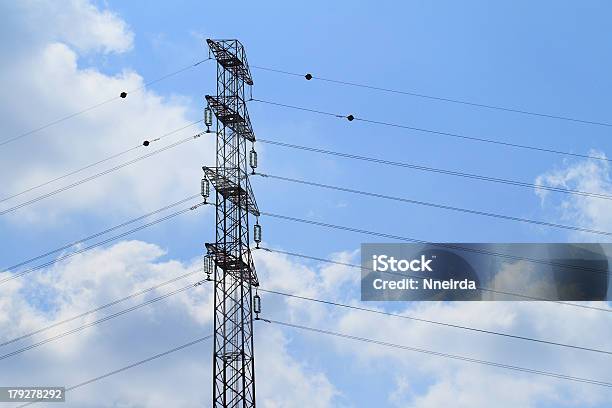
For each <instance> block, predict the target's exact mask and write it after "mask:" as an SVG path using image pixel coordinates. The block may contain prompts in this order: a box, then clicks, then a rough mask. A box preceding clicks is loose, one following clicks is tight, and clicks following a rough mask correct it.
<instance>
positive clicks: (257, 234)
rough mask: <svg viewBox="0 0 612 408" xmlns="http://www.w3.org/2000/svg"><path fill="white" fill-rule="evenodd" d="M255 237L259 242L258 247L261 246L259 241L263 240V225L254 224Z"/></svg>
mask: <svg viewBox="0 0 612 408" xmlns="http://www.w3.org/2000/svg"><path fill="white" fill-rule="evenodd" d="M253 239H254V240H255V242H256V243H257V248H259V243H260V242H261V225H259V224H255V225H254V226H253Z"/></svg>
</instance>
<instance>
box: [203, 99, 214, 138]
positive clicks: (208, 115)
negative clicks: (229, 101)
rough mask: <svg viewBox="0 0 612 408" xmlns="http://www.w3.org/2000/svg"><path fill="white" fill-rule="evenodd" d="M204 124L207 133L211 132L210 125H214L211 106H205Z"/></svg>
mask: <svg viewBox="0 0 612 408" xmlns="http://www.w3.org/2000/svg"><path fill="white" fill-rule="evenodd" d="M204 124H205V125H206V133H210V127H211V126H212V110H211V109H210V106H207V107H206V108H204Z"/></svg>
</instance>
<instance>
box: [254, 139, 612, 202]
mask: <svg viewBox="0 0 612 408" xmlns="http://www.w3.org/2000/svg"><path fill="white" fill-rule="evenodd" d="M257 141H258V142H260V143H267V144H271V145H274V146H280V147H287V148H291V149H297V150H304V151H308V152H313V153H321V154H327V155H330V156H337V157H343V158H346V159H354V160H361V161H366V162H372V163H376V164H382V165H388V166H395V167H404V168H408V169H413V170H420V171H426V172H432V173H439V174H445V175H449V176H457V177H465V178H470V179H475V180H482V181H489V182H493V183H500V184H507V185H513V186H519V187H527V188H533V189H537V190H546V191H554V192H558V193H565V194H573V195H578V196H585V197H593V198H601V199H606V200H612V195H609V194H601V193H593V192H588V191H581V190H573V189H568V188H562V187H554V186H547V185H544V184H535V183H527V182H524V181H518V180H510V179H504V178H498V177H491V176H486V175H481V174H474V173H466V172H461V171H455V170H448V169H440V168H435V167H427V166H421V165H418V164H412V163H406V162H397V161H392V160H385V159H380V158H376V157H372V156H360V155H356V154H350V153H343V152H338V151H333V150H326V149H319V148H316V147H310V146H303V145H296V144H291V143H285V142H279V141H276V140H269V139H259V138H258V139H257Z"/></svg>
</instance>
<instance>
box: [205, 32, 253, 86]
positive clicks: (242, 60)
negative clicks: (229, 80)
mask: <svg viewBox="0 0 612 408" xmlns="http://www.w3.org/2000/svg"><path fill="white" fill-rule="evenodd" d="M206 43H207V44H208V47H209V48H210V50H211V51H212V53H213V55H214V56H215V59H216V60H217V62H218V63H219V65H221V66H222V67H223V68H225V69H227V70H228V71H231V72H232V73H233V74H234V76H236V77H237V78H241V79H242V80H243V81H244V82H246V83H247V84H248V85H253V78H252V77H251V71H250V70H249V63H248V62H247V58H246V54H245V52H244V47H243V46H242V43H241V42H240V41H238V40H211V39H210V38H209V39H207V40H206Z"/></svg>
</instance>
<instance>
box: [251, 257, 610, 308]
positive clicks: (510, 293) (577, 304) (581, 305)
mask: <svg viewBox="0 0 612 408" xmlns="http://www.w3.org/2000/svg"><path fill="white" fill-rule="evenodd" d="M260 249H263V250H265V251H268V252H276V253H278V254H283V255H288V256H292V257H296V258H302V259H309V260H312V261H319V262H326V263H330V264H336V265H341V266H347V267H349V268H356V269H360V270H364V269H365V270H368V271H373V269H372V268H367V267H365V266H361V265H356V264H352V263H348V262H340V261H335V260H333V259H328V258H321V257H316V256H312V255H305V254H301V253H297V252H289V251H281V250H279V249H271V248H260ZM380 273H385V274H389V275H395V276H400V277H406V278H416V279H422V278H423V276H417V275H411V274H407V273H403V272H392V271H384V272H380ZM476 289H477V290H480V291H483V292H491V293H495V294H499V295H505V296H514V297H518V298H521V299H526V300H537V301H545V302H551V303H557V304H560V305H564V306H571V307H576V308H581V309H590V310H597V311H600V312H607V313H612V309H605V308H603V307H597V306H591V305H586V304H580V303H571V302H563V301H560V300H553V299H547V298H542V297H536V296H529V295H524V294H520V293H515V292H506V291H502V290H498V289H490V288H485V287H482V286H476Z"/></svg>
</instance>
